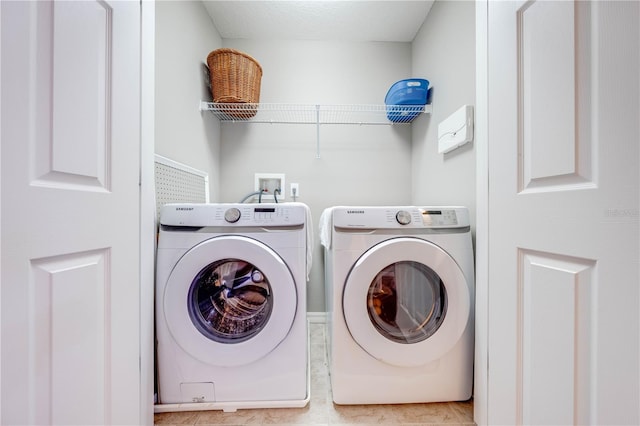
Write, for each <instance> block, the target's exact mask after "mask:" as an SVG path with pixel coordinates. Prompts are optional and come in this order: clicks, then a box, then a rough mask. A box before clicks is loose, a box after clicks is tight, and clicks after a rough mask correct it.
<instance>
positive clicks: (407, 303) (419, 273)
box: [342, 237, 471, 367]
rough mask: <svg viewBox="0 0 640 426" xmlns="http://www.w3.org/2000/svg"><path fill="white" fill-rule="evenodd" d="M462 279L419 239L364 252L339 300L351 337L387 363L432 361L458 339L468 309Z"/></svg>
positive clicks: (433, 247) (398, 240) (444, 257)
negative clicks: (340, 300)
mask: <svg viewBox="0 0 640 426" xmlns="http://www.w3.org/2000/svg"><path fill="white" fill-rule="evenodd" d="M470 299H471V297H470V292H469V288H468V285H467V282H466V279H465V277H464V274H463V272H462V270H461V269H460V267H459V266H458V264H457V263H456V262H455V260H454V259H453V258H451V256H449V254H447V253H446V252H445V251H444V250H443V249H441V248H440V247H438V246H437V245H435V244H432V243H430V242H428V241H425V240H421V239H417V238H405V237H401V238H392V239H389V240H387V241H384V242H382V243H379V244H377V245H375V246H373V247H372V248H370V249H369V250H368V251H367V252H365V253H364V254H363V255H362V256H361V257H360V258H359V259H358V260H357V261H356V263H355V264H354V266H353V267H352V268H351V271H350V272H349V275H348V276H347V279H346V281H345V285H344V292H343V298H342V304H343V306H342V307H343V312H344V316H345V321H346V323H347V327H348V329H349V332H350V333H351V335H352V336H353V338H354V340H355V341H356V343H358V345H359V346H360V347H362V349H364V350H365V351H366V352H368V353H369V354H370V355H371V356H373V357H374V358H376V359H378V360H380V361H383V362H385V363H387V364H391V365H396V366H403V367H411V366H419V365H423V364H426V363H428V362H431V361H434V360H436V359H438V358H440V357H441V356H443V355H444V354H445V353H447V352H448V351H449V350H450V349H451V348H453V346H454V345H455V344H456V343H457V342H458V341H459V339H460V338H461V336H462V334H463V332H464V330H465V328H466V326H467V324H468V322H469V314H470V310H471V300H470Z"/></svg>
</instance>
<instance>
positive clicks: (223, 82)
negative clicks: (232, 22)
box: [207, 49, 262, 119]
mask: <svg viewBox="0 0 640 426" xmlns="http://www.w3.org/2000/svg"><path fill="white" fill-rule="evenodd" d="M207 65H209V74H210V77H211V93H212V95H213V102H215V103H233V104H257V103H258V102H260V81H261V79H262V67H261V66H260V64H259V63H258V61H256V60H255V59H253V58H252V57H251V56H249V55H247V54H246V53H243V52H240V51H237V50H234V49H217V50H214V51H213V52H211V53H209V56H207ZM226 109H228V111H226V110H223V111H222V112H224V113H225V114H227V115H230V116H232V117H236V118H241V119H242V118H251V117H253V116H254V115H256V112H257V106H256V105H246V106H242V105H238V106H237V107H229V108H226Z"/></svg>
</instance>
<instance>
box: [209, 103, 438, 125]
mask: <svg viewBox="0 0 640 426" xmlns="http://www.w3.org/2000/svg"><path fill="white" fill-rule="evenodd" d="M200 109H201V110H202V111H210V112H211V113H212V114H213V115H215V116H216V117H218V119H219V120H220V121H223V122H239V123H242V122H247V123H283V124H362V125H364V124H385V125H390V124H406V123H410V122H412V121H413V120H414V119H415V118H416V117H418V116H419V115H420V114H423V113H431V105H401V106H397V105H364V104H360V105H357V104H355V105H310V104H270V103H260V104H239V103H213V102H204V101H203V102H201V103H200Z"/></svg>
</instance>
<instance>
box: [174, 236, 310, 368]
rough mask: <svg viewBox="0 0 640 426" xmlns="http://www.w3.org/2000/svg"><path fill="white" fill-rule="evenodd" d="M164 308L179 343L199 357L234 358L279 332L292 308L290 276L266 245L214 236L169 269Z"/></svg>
mask: <svg viewBox="0 0 640 426" xmlns="http://www.w3.org/2000/svg"><path fill="white" fill-rule="evenodd" d="M163 297H164V301H163V302H164V303H163V304H164V315H165V319H166V321H167V326H168V328H169V331H170V333H171V335H172V337H173V339H174V340H175V341H176V342H177V343H178V345H179V346H180V347H181V348H182V349H183V350H184V351H185V352H187V353H188V354H190V355H191V356H193V357H195V358H197V359H199V360H200V361H202V362H204V363H207V364H211V365H217V366H238V365H244V364H248V363H251V362H254V361H257V360H258V359H260V358H262V357H264V356H265V355H267V354H268V353H270V352H271V351H272V350H273V349H275V348H276V347H277V346H278V345H279V344H280V342H282V340H284V339H285V338H286V336H287V334H288V333H289V330H290V329H291V326H292V325H293V320H294V317H295V314H296V310H297V291H296V285H295V279H294V278H293V275H292V274H291V271H290V270H289V268H288V267H287V265H286V264H285V262H284V260H283V259H282V258H281V257H280V256H279V255H278V254H277V253H276V252H275V251H273V250H272V249H271V248H269V247H268V246H266V245H265V244H263V243H261V242H260V241H257V240H254V239H252V238H248V237H242V236H220V237H214V238H211V239H209V240H206V241H204V242H202V243H200V244H198V245H196V246H195V247H193V248H191V249H190V250H189V251H188V252H187V253H185V254H184V255H183V256H182V257H181V258H180V260H179V261H178V262H177V263H176V265H175V267H174V268H173V270H172V271H171V274H170V275H169V279H168V281H167V285H166V287H165V290H164V296H163Z"/></svg>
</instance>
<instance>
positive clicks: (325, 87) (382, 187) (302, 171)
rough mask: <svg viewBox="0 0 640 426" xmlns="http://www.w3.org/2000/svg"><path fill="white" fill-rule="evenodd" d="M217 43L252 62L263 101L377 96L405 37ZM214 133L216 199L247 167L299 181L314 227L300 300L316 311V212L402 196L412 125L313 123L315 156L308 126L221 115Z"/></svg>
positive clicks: (320, 293) (245, 184)
mask: <svg viewBox="0 0 640 426" xmlns="http://www.w3.org/2000/svg"><path fill="white" fill-rule="evenodd" d="M223 42H224V45H225V47H231V48H235V49H238V50H241V51H243V52H246V53H248V54H250V55H251V56H253V57H254V58H256V59H257V60H258V62H260V64H261V65H262V68H263V78H262V90H261V97H260V101H261V102H266V103H282V102H286V103H310V104H354V103H355V104H384V97H385V95H386V92H387V90H388V88H389V86H391V84H392V83H394V82H395V81H397V80H400V79H403V78H407V77H409V76H410V71H411V45H410V44H409V43H359V42H315V41H268V40H265V41H257V40H223ZM423 118H424V117H420V118H419V120H421V119H423ZM221 135H222V137H221V139H222V142H221V164H220V170H221V174H220V180H221V182H222V183H223V185H222V186H221V188H220V194H221V201H224V202H237V201H240V199H242V198H243V197H244V196H245V195H246V194H248V193H250V192H252V191H253V190H254V173H255V172H269V173H285V175H286V182H287V183H290V182H297V183H299V184H300V194H301V197H300V198H299V199H298V201H301V202H304V203H306V204H307V205H308V206H309V207H310V208H311V211H312V215H313V218H314V224H313V230H314V233H315V236H316V237H315V249H314V257H313V262H314V264H313V269H312V275H311V282H310V283H309V286H308V303H307V307H308V310H309V311H310V312H322V311H324V310H325V304H324V273H323V269H324V267H323V260H322V251H321V247H320V244H319V241H318V220H319V218H320V215H321V213H322V211H323V210H324V209H325V208H327V207H329V206H333V205H345V204H348V205H385V204H408V203H409V202H410V199H411V192H410V191H411V172H410V165H411V127H410V126H379V125H377V126H366V125H365V126H359V125H326V126H321V128H320V158H316V127H315V125H299V124H298V125H285V124H237V123H224V124H222V125H221ZM288 190H289V187H288V185H287V188H286V191H287V201H290V198H288Z"/></svg>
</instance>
